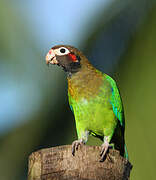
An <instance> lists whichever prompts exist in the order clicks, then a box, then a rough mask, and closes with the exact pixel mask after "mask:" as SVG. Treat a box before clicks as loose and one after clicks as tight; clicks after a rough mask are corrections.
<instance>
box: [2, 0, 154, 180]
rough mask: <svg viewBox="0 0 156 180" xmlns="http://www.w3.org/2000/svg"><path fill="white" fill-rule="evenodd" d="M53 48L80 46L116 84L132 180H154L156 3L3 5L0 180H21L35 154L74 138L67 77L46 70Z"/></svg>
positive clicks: (103, 0)
mask: <svg viewBox="0 0 156 180" xmlns="http://www.w3.org/2000/svg"><path fill="white" fill-rule="evenodd" d="M56 44H70V45H73V46H76V47H78V48H79V49H80V50H82V51H83V52H84V53H85V54H86V56H87V57H88V58H89V60H90V61H91V63H92V64H93V65H94V66H96V67H97V68H98V69H100V70H101V71H103V72H106V73H108V74H109V75H111V76H112V77H114V79H116V81H117V83H118V86H119V89H120V91H121V96H122V99H123V103H124V108H125V116H126V144H127V146H128V151H129V156H130V161H131V162H132V164H133V170H132V173H131V179H132V180H147V179H150V180H154V179H155V174H154V173H155V172H154V171H155V161H156V156H155V152H156V140H155V137H156V134H155V131H156V130H155V129H156V120H155V107H156V2H155V0H127V1H125V0H86V1H83V0H79V1H78V0H75V1H72V0H69V1H66V0H62V1H55V0H54V1H51V0H45V1H41V0H33V1H30V0H27V1H19V0H12V1H9V0H1V2H0V180H26V177H27V162H28V156H29V155H30V154H31V153H32V152H33V151H36V150H38V149H40V148H47V147H51V146H57V145H63V144H71V143H72V141H73V140H75V139H76V130H75V123H74V117H73V115H72V113H71V111H70V109H69V106H68V98H67V82H66V76H65V73H64V72H63V71H62V70H61V69H59V68H57V67H49V68H48V67H47V66H46V64H45V55H46V53H47V51H48V50H49V49H50V48H51V47H52V46H54V45H56ZM100 143H102V142H100V141H98V140H96V139H93V138H91V139H90V140H89V144H92V145H94V144H100Z"/></svg>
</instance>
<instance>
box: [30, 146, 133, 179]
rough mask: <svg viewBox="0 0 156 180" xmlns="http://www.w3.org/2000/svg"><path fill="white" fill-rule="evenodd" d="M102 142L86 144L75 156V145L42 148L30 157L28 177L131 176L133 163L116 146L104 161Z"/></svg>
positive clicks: (125, 177)
mask: <svg viewBox="0 0 156 180" xmlns="http://www.w3.org/2000/svg"><path fill="white" fill-rule="evenodd" d="M99 154H100V147H99V146H82V147H79V150H78V151H76V153H75V156H72V153H71V146H70V145H65V146H58V147H52V148H48V149H41V150H39V151H37V152H34V153H32V154H31V155H30V157H29V170H28V180H128V179H129V176H130V171H131V169H132V165H131V164H130V163H129V162H128V161H127V160H126V159H124V158H123V157H121V156H120V154H119V152H118V151H116V150H112V149H111V150H109V153H108V154H107V158H106V160H105V161H104V162H99V160H100V156H99Z"/></svg>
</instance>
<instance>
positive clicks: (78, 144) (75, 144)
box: [72, 139, 85, 156]
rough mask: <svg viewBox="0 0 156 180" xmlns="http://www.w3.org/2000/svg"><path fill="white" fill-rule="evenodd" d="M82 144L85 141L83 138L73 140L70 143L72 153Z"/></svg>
mask: <svg viewBox="0 0 156 180" xmlns="http://www.w3.org/2000/svg"><path fill="white" fill-rule="evenodd" d="M84 144H85V142H84V141H83V139H79V140H76V141H73V143H72V155H73V156H74V155H75V150H78V147H79V146H81V145H84Z"/></svg>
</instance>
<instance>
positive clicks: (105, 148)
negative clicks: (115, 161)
mask: <svg viewBox="0 0 156 180" xmlns="http://www.w3.org/2000/svg"><path fill="white" fill-rule="evenodd" d="M110 147H112V146H111V145H110V144H109V143H108V141H105V142H104V143H103V144H102V145H101V153H100V156H101V159H100V162H103V161H104V160H105V158H106V153H107V151H108V149H109V148H110Z"/></svg>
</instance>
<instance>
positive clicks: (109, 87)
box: [46, 45, 128, 161]
mask: <svg viewBox="0 0 156 180" xmlns="http://www.w3.org/2000/svg"><path fill="white" fill-rule="evenodd" d="M46 63H47V64H57V65H59V66H61V67H62V68H63V70H64V71H65V72H67V75H68V78H67V79H68V97H69V104H70V107H71V110H72V111H73V113H74V116H75V121H76V129H77V134H78V140H76V141H74V142H73V143H72V154H73V155H74V153H75V150H78V146H79V145H81V144H85V143H86V142H87V140H88V135H89V134H91V135H93V136H96V137H98V138H100V139H101V140H102V141H103V144H102V148H101V153H100V155H101V160H100V161H103V160H104V158H105V155H106V153H107V151H108V148H109V146H110V145H111V146H113V147H114V148H115V149H117V150H119V151H120V154H121V155H122V156H125V157H126V158H127V159H128V153H127V149H126V146H125V140H124V130H125V121H124V120H125V119H124V110H123V105H122V101H121V97H120V94H119V90H118V88H117V85H116V83H115V81H114V80H113V79H112V78H111V77H110V76H108V75H106V74H104V73H102V72H100V71H98V70H97V69H95V68H94V67H93V66H92V65H91V64H90V63H89V61H88V59H87V58H86V57H85V56H84V55H83V53H82V52H80V51H79V50H78V49H76V48H74V47H72V46H67V45H58V46H54V47H53V48H51V49H50V51H49V52H48V54H47V56H46Z"/></svg>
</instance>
